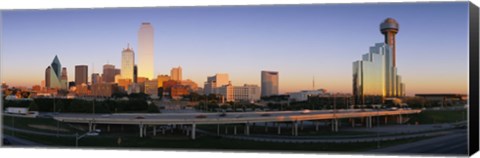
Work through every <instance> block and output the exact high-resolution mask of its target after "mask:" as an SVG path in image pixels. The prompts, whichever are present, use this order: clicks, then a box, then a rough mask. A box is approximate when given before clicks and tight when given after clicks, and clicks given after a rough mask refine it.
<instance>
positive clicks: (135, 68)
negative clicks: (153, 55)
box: [133, 65, 138, 83]
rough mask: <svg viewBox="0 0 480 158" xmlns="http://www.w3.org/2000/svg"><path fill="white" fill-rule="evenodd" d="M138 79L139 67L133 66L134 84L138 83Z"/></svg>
mask: <svg viewBox="0 0 480 158" xmlns="http://www.w3.org/2000/svg"><path fill="white" fill-rule="evenodd" d="M137 79H138V68H137V65H135V66H133V83H137Z"/></svg>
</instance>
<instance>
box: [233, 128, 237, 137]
mask: <svg viewBox="0 0 480 158" xmlns="http://www.w3.org/2000/svg"><path fill="white" fill-rule="evenodd" d="M233 135H237V126H233Z"/></svg>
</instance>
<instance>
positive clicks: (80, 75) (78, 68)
mask: <svg viewBox="0 0 480 158" xmlns="http://www.w3.org/2000/svg"><path fill="white" fill-rule="evenodd" d="M83 83H85V84H88V66H87V65H75V85H77V86H79V85H82V84H83Z"/></svg>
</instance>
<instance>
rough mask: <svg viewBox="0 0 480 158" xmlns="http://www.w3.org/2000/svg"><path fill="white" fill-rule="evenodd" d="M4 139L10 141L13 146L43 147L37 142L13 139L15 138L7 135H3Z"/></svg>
mask: <svg viewBox="0 0 480 158" xmlns="http://www.w3.org/2000/svg"><path fill="white" fill-rule="evenodd" d="M3 137H4V138H5V139H7V140H8V141H10V143H11V145H12V146H36V147H38V146H43V144H39V143H35V142H32V141H29V140H25V139H21V138H17V137H13V136H10V135H7V134H5V133H3ZM8 146H10V145H4V146H3V147H8Z"/></svg>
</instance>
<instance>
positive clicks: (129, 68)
mask: <svg viewBox="0 0 480 158" xmlns="http://www.w3.org/2000/svg"><path fill="white" fill-rule="evenodd" d="M134 66H135V53H134V52H133V50H132V49H130V45H128V46H127V48H124V49H123V51H122V67H121V68H122V70H121V76H122V79H130V80H131V81H133V78H134V77H133V69H134Z"/></svg>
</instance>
